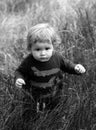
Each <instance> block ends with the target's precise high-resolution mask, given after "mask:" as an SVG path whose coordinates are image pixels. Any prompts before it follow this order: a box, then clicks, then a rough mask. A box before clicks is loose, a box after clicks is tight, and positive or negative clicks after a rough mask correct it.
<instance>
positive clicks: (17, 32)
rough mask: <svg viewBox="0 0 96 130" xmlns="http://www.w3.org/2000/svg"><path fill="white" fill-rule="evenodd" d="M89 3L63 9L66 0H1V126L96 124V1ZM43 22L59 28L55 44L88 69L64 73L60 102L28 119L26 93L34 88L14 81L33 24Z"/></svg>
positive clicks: (87, 129)
mask: <svg viewBox="0 0 96 130" xmlns="http://www.w3.org/2000/svg"><path fill="white" fill-rule="evenodd" d="M69 2H70V1H69ZM87 2H88V1H87ZM73 3H74V1H73ZM87 4H88V3H87ZM87 4H86V2H85V4H84V2H83V1H82V0H81V1H79V2H78V3H76V4H74V5H73V4H72V7H71V9H72V10H71V11H67V12H66V13H64V8H63V1H62V0H61V1H55V0H52V1H50V2H49V1H48V0H46V1H44V0H41V1H40V0H36V1H35V0H0V130H22V129H23V130H96V2H95V0H94V1H92V2H90V6H87ZM88 5H89V4H88ZM71 12H72V13H71ZM73 14H74V15H73ZM40 22H49V23H50V24H52V25H53V26H54V27H55V28H56V29H57V30H58V32H59V34H60V36H61V39H62V44H61V45H60V46H57V48H56V49H57V50H58V51H60V52H61V53H62V54H63V55H64V56H65V57H66V58H68V59H70V60H72V61H74V62H76V63H81V64H82V65H84V66H85V68H86V70H87V71H86V74H84V75H82V76H74V75H68V74H65V75H64V80H63V81H61V82H62V84H63V90H62V99H61V101H60V104H58V107H57V108H56V109H54V110H53V111H52V112H51V113H50V114H48V113H44V114H43V115H40V117H39V118H38V120H37V121H36V122H35V123H34V124H32V120H30V121H29V123H28V124H23V122H22V115H21V113H22V103H23V102H22V97H23V95H24V94H27V95H29V94H28V93H26V92H24V91H23V90H22V89H21V90H20V89H17V88H16V87H15V86H14V71H15V69H16V67H17V66H18V65H19V64H20V62H21V61H22V60H23V58H24V57H25V56H26V55H27V54H28V52H27V51H26V36H27V33H28V30H29V28H30V27H31V26H32V25H35V24H37V23H40ZM29 96H30V95H29Z"/></svg>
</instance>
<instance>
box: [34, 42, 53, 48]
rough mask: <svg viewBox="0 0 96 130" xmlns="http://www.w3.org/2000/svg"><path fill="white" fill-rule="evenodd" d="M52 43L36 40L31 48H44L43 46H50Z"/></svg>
mask: <svg viewBox="0 0 96 130" xmlns="http://www.w3.org/2000/svg"><path fill="white" fill-rule="evenodd" d="M52 46H53V45H52V44H51V43H47V42H45V43H43V42H42V43H39V42H36V43H35V44H33V46H32V47H33V48H45V47H52Z"/></svg>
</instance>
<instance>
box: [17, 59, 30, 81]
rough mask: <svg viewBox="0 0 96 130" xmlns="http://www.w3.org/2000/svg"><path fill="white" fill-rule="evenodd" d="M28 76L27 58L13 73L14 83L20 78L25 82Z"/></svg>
mask: <svg viewBox="0 0 96 130" xmlns="http://www.w3.org/2000/svg"><path fill="white" fill-rule="evenodd" d="M28 75H29V60H28V58H26V59H24V60H23V62H22V63H21V64H20V65H19V67H18V68H17V69H16V71H15V81H16V79H18V78H22V79H24V80H25V82H26V80H27V79H28Z"/></svg>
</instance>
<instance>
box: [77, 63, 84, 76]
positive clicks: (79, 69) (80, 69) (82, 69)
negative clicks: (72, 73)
mask: <svg viewBox="0 0 96 130" xmlns="http://www.w3.org/2000/svg"><path fill="white" fill-rule="evenodd" d="M75 70H76V72H77V73H81V74H83V73H85V72H86V69H85V68H84V67H83V66H82V65H81V64H77V65H76V66H75Z"/></svg>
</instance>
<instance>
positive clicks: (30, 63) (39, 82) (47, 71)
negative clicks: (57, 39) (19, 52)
mask: <svg viewBox="0 0 96 130" xmlns="http://www.w3.org/2000/svg"><path fill="white" fill-rule="evenodd" d="M75 65H76V64H74V63H72V62H70V61H69V60H66V59H65V58H64V57H63V56H62V55H60V54H59V53H58V52H54V53H53V55H52V57H51V58H50V60H49V61H46V62H40V61H37V60H36V59H34V58H33V56H32V54H29V55H28V56H27V57H26V58H25V59H24V61H23V62H22V63H21V65H20V66H19V67H18V68H17V69H16V72H15V77H16V79H17V78H23V79H24V80H25V82H26V83H27V82H31V85H32V86H35V87H40V88H47V87H52V86H54V84H55V83H56V81H57V79H60V76H61V72H63V73H69V74H77V72H76V71H75V69H74V68H75Z"/></svg>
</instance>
